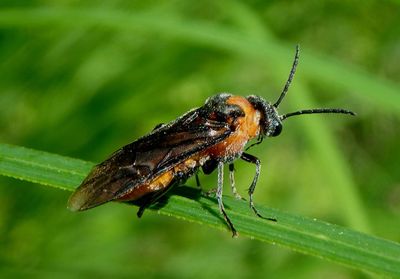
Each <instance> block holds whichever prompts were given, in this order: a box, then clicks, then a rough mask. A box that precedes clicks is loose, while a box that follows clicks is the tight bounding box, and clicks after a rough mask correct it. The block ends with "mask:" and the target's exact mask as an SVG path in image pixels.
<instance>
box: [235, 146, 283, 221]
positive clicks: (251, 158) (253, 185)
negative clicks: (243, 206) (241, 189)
mask: <svg viewBox="0 0 400 279" xmlns="http://www.w3.org/2000/svg"><path fill="white" fill-rule="evenodd" d="M240 158H242V159H243V160H245V161H246V162H249V163H252V164H255V165H256V174H255V175H254V178H253V182H251V185H250V188H249V199H250V208H251V209H253V211H254V213H255V214H256V215H257V216H258V217H260V218H263V219H267V220H270V221H274V222H276V219H275V218H268V217H264V216H262V215H261V214H260V213H259V212H258V210H257V208H256V207H255V206H254V201H253V194H254V190H255V189H256V184H257V180H258V176H259V175H260V169H261V163H260V160H259V159H258V158H257V157H255V156H253V155H250V154H248V153H243V154H242V156H240Z"/></svg>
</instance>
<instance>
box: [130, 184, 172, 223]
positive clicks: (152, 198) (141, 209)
mask: <svg viewBox="0 0 400 279" xmlns="http://www.w3.org/2000/svg"><path fill="white" fill-rule="evenodd" d="M173 186H174V185H171V186H169V187H167V188H165V189H163V190H160V191H158V192H156V193H154V194H153V195H151V196H150V197H149V198H148V199H147V200H146V201H145V202H144V203H143V204H142V205H141V206H140V207H139V210H138V212H137V213H136V215H137V217H138V218H140V217H142V215H143V213H144V211H145V210H146V208H148V207H149V206H151V205H152V204H154V203H155V202H156V201H158V200H159V199H160V198H161V197H162V196H164V195H165V194H166V193H167V192H168V191H169V190H171V189H172V188H173Z"/></svg>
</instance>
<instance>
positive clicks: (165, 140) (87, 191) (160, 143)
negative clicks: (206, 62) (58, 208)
mask: <svg viewBox="0 0 400 279" xmlns="http://www.w3.org/2000/svg"><path fill="white" fill-rule="evenodd" d="M213 118H214V117H210V114H209V113H208V111H205V110H204V107H203V108H198V109H195V110H192V111H189V112H188V113H186V114H185V115H183V116H182V117H180V118H178V119H177V120H175V121H173V122H171V123H169V124H166V125H163V126H161V127H159V128H156V129H155V130H154V131H153V132H151V133H150V134H149V135H147V136H144V137H142V138H140V139H138V140H137V141H135V142H133V143H131V144H128V145H126V146H124V147H123V148H121V149H120V150H118V151H117V152H115V153H114V154H113V155H111V157H110V158H108V159H107V160H106V161H104V162H102V163H100V164H99V165H97V166H95V167H94V168H93V170H92V171H91V172H90V174H89V175H88V176H87V177H86V179H85V180H84V181H83V182H82V184H81V185H80V186H79V187H78V189H77V190H76V191H75V192H74V194H73V195H72V196H71V198H70V199H69V202H68V207H69V208H70V209H71V210H73V211H77V210H85V209H89V208H92V207H95V206H98V205H100V204H102V203H105V202H108V201H111V200H115V199H117V198H118V197H121V196H122V195H123V194H125V193H126V192H127V191H129V190H130V189H132V188H134V187H138V186H140V185H142V184H143V183H144V182H145V181H148V180H149V179H152V178H154V177H156V176H157V175H159V174H160V173H162V172H164V171H167V170H169V169H171V168H172V167H174V166H175V165H176V164H178V163H180V162H182V161H184V160H185V159H187V158H189V157H190V156H192V155H194V154H196V153H198V152H200V151H201V150H203V149H204V148H207V147H209V146H212V145H214V144H216V143H218V142H220V141H222V140H223V139H225V138H226V137H227V136H229V134H230V133H231V130H230V128H229V126H228V125H227V124H226V122H224V121H221V120H219V121H217V120H213Z"/></svg>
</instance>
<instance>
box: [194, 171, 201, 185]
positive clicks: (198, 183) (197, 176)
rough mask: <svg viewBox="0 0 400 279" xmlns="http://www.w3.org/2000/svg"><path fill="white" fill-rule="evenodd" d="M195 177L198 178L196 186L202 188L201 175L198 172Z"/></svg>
mask: <svg viewBox="0 0 400 279" xmlns="http://www.w3.org/2000/svg"><path fill="white" fill-rule="evenodd" d="M195 177H196V185H197V187H199V188H201V185H200V179H199V174H198V173H197V172H196V174H195Z"/></svg>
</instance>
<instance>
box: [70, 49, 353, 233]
mask: <svg viewBox="0 0 400 279" xmlns="http://www.w3.org/2000/svg"><path fill="white" fill-rule="evenodd" d="M298 60H299V47H298V46H297V47H296V54H295V58H294V62H293V65H292V68H291V71H290V74H289V77H288V79H287V81H286V84H285V87H284V89H283V91H282V93H281V94H280V96H279V98H278V100H277V101H276V102H275V103H274V104H271V103H269V102H267V101H266V100H264V99H263V98H262V97H260V96H255V95H251V96H248V97H241V96H234V95H231V94H228V93H222V94H218V95H215V96H212V97H210V98H208V99H207V100H206V102H205V104H204V105H203V106H202V107H199V108H195V109H192V110H190V111H189V112H187V113H185V114H184V115H182V116H181V117H179V118H178V119H176V120H174V121H172V122H170V123H167V124H160V125H157V126H156V127H155V128H154V130H153V131H152V132H150V133H149V134H148V135H146V136H144V137H142V138H139V139H138V140H136V141H134V142H132V143H130V144H128V145H126V146H124V147H122V148H121V149H119V150H118V151H116V152H115V153H114V154H112V155H111V156H110V157H109V158H108V159H106V160H105V161H104V162H102V163H100V164H98V165H97V166H95V167H94V168H93V170H92V171H91V172H90V174H89V175H88V176H87V177H86V178H85V180H84V181H83V182H82V184H81V185H80V186H79V187H78V188H77V189H76V191H75V192H74V193H73V194H72V196H71V197H70V199H69V202H68V207H69V209H71V210H72V211H80V210H86V209H90V208H93V207H95V206H98V205H101V204H103V203H106V202H109V201H121V202H132V203H134V204H137V205H139V206H140V207H139V211H138V213H137V215H138V217H140V216H141V215H142V214H143V212H144V210H145V209H146V208H148V207H149V206H150V205H152V204H154V203H155V202H157V200H158V199H159V198H160V197H162V196H163V195H165V193H167V191H169V190H170V189H172V188H173V187H174V186H177V185H180V184H183V183H184V182H185V181H186V180H187V179H188V178H189V177H191V176H193V175H196V177H197V173H198V171H199V170H200V169H201V170H202V171H203V173H204V174H210V173H211V172H213V171H214V170H217V171H218V183H217V188H216V198H217V201H218V206H219V210H220V212H221V214H222V216H223V217H224V219H225V221H226V223H227V225H228V227H229V228H230V230H231V231H232V234H233V236H236V235H237V231H236V229H235V227H234V225H233V223H232V222H231V220H230V218H229V216H228V215H227V213H226V211H225V208H224V204H223V202H222V189H223V170H224V164H228V165H229V172H230V178H231V179H230V180H231V186H232V190H233V192H234V193H235V194H236V189H235V186H234V175H233V174H234V161H235V160H236V159H239V158H240V159H242V160H244V161H246V162H249V163H252V164H254V165H255V175H254V178H253V180H252V182H251V184H250V187H249V189H248V194H249V203H250V208H251V209H252V210H253V211H254V213H255V214H256V215H257V216H259V217H261V218H265V217H263V216H262V215H261V214H260V213H259V212H258V211H257V209H256V207H255V206H254V202H253V193H254V190H255V188H256V184H257V180H258V177H259V174H260V167H261V164H260V160H259V159H258V158H257V157H255V156H253V155H251V154H249V153H247V152H244V151H245V146H246V144H247V143H248V142H249V141H250V140H252V139H255V140H256V141H255V143H253V145H254V144H260V143H261V142H262V141H263V139H264V138H265V137H276V136H278V135H279V134H280V133H281V131H282V122H283V121H284V120H285V119H287V118H289V117H292V116H295V115H301V114H314V113H342V114H350V115H355V114H354V113H353V112H351V111H349V110H345V109H326V108H323V109H307V110H300V111H295V112H292V113H288V114H283V115H279V114H278V111H277V109H278V107H279V105H280V103H281V101H282V100H283V98H284V97H285V95H286V93H287V91H288V89H289V86H290V83H291V81H292V79H293V76H294V74H295V71H296V67H297V64H298ZM251 146H252V145H251ZM251 146H250V147H251ZM265 219H268V220H271V221H276V219H275V218H271V217H270V218H265Z"/></svg>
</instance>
